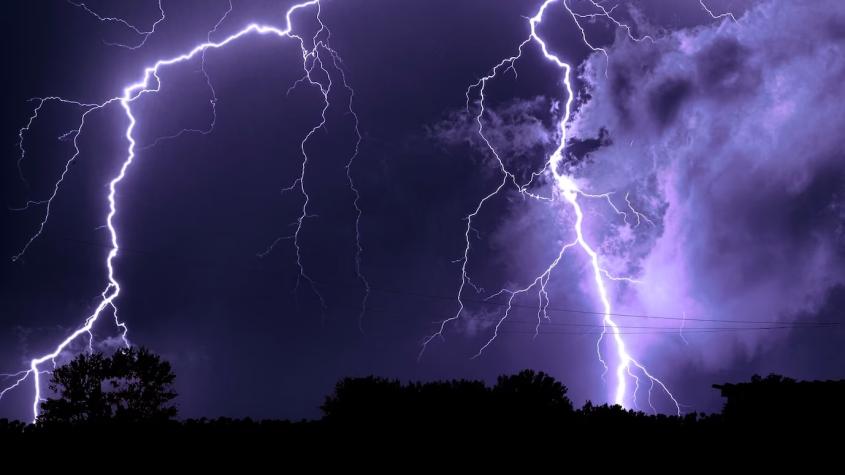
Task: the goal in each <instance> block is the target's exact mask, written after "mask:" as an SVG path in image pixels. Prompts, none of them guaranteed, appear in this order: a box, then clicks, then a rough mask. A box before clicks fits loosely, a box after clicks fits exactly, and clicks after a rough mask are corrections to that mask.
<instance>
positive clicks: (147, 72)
mask: <svg viewBox="0 0 845 475" xmlns="http://www.w3.org/2000/svg"><path fill="white" fill-rule="evenodd" d="M70 3H72V4H73V5H76V6H77V7H80V8H83V9H84V10H85V11H87V12H88V13H89V14H91V15H93V16H94V17H96V18H97V19H98V20H99V21H103V22H115V23H120V24H123V25H124V26H126V27H128V28H130V29H131V30H133V31H134V32H136V33H137V34H138V35H140V36H141V38H142V39H141V41H140V43H139V44H136V45H118V46H123V47H126V48H129V49H136V48H139V47H141V46H143V44H144V43H145V42H146V40H147V38H149V36H150V35H152V34H153V33H154V32H155V28H156V26H157V25H158V24H159V23H160V22H161V21H164V18H165V15H164V9H163V8H162V7H161V2H160V1H159V3H158V5H159V10H160V11H161V17H160V18H159V19H158V20H157V21H156V22H155V23H154V24H153V25H152V27H151V28H150V29H148V30H142V29H140V28H138V27H135V26H134V25H132V24H131V23H129V22H127V21H126V20H123V19H120V18H114V17H105V16H102V15H100V14H98V13H96V12H95V11H93V10H91V9H90V8H89V7H88V6H87V5H85V4H84V3H76V2H70ZM306 9H311V10H314V12H315V13H314V15H315V18H316V21H317V22H318V25H319V29H318V30H317V32H316V33H315V34H314V36H313V37H312V38H311V39H310V43H309V42H308V41H306V39H305V38H303V37H302V36H301V35H299V34H296V33H295V32H294V30H293V26H292V16H293V15H294V14H295V13H297V12H298V11H299V10H306ZM231 10H232V4H231V2H229V9H228V10H227V11H226V13H225V14H224V15H223V16H222V17H221V18H220V20H219V21H218V22H217V24H216V25H214V28H213V29H212V30H211V31H209V33H208V37H207V41H206V42H204V43H201V44H198V45H196V46H194V47H193V48H192V49H190V50H188V51H187V52H185V53H183V54H180V55H178V56H173V57H170V58H166V59H160V60H158V61H156V62H155V63H154V64H153V65H152V66H149V67H147V68H145V69H144V72H143V76H142V77H141V80H139V81H138V82H136V83H133V84H129V85H128V86H126V87H125V88H124V89H123V93H122V95H120V96H116V97H112V98H110V99H108V100H106V101H104V102H102V103H98V104H88V103H83V102H78V101H72V100H67V99H64V98H61V97H54V96H51V97H44V98H37V99H34V100H35V101H36V102H37V105H36V107H35V109H34V111H33V114H32V115H31V116H30V118H29V120H28V122H27V123H26V125H25V126H24V127H23V128H21V129H20V131H19V139H20V143H19V146H20V157H19V159H18V169H19V171H20V174H21V178H22V179H24V176H23V172H22V163H23V161H24V158H25V156H26V148H25V147H24V137H25V135H26V133H27V132H28V131H29V130H30V128H31V126H32V125H33V123H34V122H35V121H36V120H37V119H38V113H39V111H41V110H42V108H43V107H44V106H45V105H46V104H47V103H56V104H61V105H65V106H72V107H75V108H78V109H79V110H80V111H81V113H80V116H79V122H78V123H77V125H76V126H75V128H74V129H72V130H71V131H70V132H68V133H66V134H64V135H63V136H62V137H60V138H62V139H68V138H69V139H71V140H72V143H73V154H72V155H71V157H70V158H69V159H68V160H67V162H66V163H65V167H64V169H63V171H62V173H61V175H60V177H59V179H58V180H57V181H56V183H55V184H54V186H53V190H52V193H51V194H50V196H48V197H47V198H46V199H43V200H38V201H35V200H31V201H28V202H27V204H26V206H25V207H24V208H28V207H32V206H43V207H44V209H45V211H44V215H43V218H42V220H41V221H40V223H39V225H38V227H37V230H36V232H35V233H34V234H33V235H32V236H31V237H30V238H29V239H28V240H27V242H26V243H25V245H24V246H23V248H22V249H21V251H20V252H19V253H18V254H16V255H15V256H13V257H12V260H13V261H17V260H19V259H20V258H21V257H22V256H23V255H24V254H25V253H26V251H27V250H28V249H29V247H30V246H31V245H32V243H33V242H35V240H36V239H38V238H39V236H41V234H42V233H43V231H44V228H45V226H46V224H47V222H48V220H49V217H50V208H51V205H52V203H53V201H54V199H55V198H56V196H57V194H58V192H59V190H60V188H61V186H62V183H63V182H64V180H65V178H66V176H67V174H68V172H69V170H70V168H71V165H73V163H74V162H75V161H76V160H77V158H78V157H79V155H80V149H79V146H78V139H79V136H80V135H81V133H82V131H83V129H84V127H85V123H86V118H87V117H88V116H89V115H90V114H91V113H93V112H95V111H98V110H101V109H104V108H106V107H109V106H113V105H119V106H120V107H121V108H122V109H123V111H124V113H125V115H126V118H127V120H128V126H127V128H126V131H125V134H124V135H125V138H126V142H127V144H128V146H127V149H126V158H125V160H124V161H123V163H122V165H121V167H120V169H119V172H118V174H117V175H116V176H114V177H113V178H112V179H111V181H110V182H109V186H108V194H107V201H108V207H109V211H108V214H107V215H106V219H105V223H106V224H105V228H106V229H107V230H108V232H109V236H110V250H109V252H108V255H107V257H106V261H105V264H106V268H107V271H108V283H107V285H106V287H105V289H104V290H103V292H102V294H101V298H100V300H99V303H98V304H97V306H96V308H95V309H94V311H93V312H92V313H91V314H90V315H89V316H88V317H87V318H86V319H85V320H84V323H83V324H82V325H81V326H80V327H78V328H77V329H76V330H75V331H73V332H72V333H71V334H70V335H68V336H67V337H66V338H65V339H64V340H62V341H61V342H60V343H59V344H58V345H56V347H55V348H54V349H53V350H52V351H51V352H49V353H47V354H44V355H41V356H39V357H36V358H33V359H32V360H31V361H30V364H29V368H28V369H26V370H23V371H20V372H18V373H12V374H4V375H0V380H13V381H14V382H13V383H11V384H10V385H8V386H6V387H5V388H3V389H2V390H0V399H2V397H3V396H4V395H5V394H6V393H7V392H8V391H10V390H12V389H14V388H17V387H19V386H20V385H21V384H23V382H24V381H26V380H27V378H32V380H33V386H34V397H33V402H32V413H33V418H34V419H37V417H38V407H39V404H40V402H41V401H42V396H41V381H40V376H41V375H42V374H44V373H45V370H43V369H42V368H41V366H42V365H43V364H44V363H46V362H48V361H51V362H52V363H53V365H54V366H55V365H56V359H57V358H58V357H59V356H60V355H61V354H62V353H63V352H64V351H66V350H70V348H69V346H70V345H71V344H72V343H73V342H75V341H76V340H77V339H79V338H80V337H83V335H88V348H89V350H93V334H92V329H93V327H94V324H95V323H96V322H97V321H98V320H99V318H100V317H101V316H102V315H103V314H104V313H105V312H106V310H107V309H111V310H112V315H113V317H114V321H115V324H116V326H117V327H118V328H119V329H120V330H121V333H120V338H121V339H122V342H123V344H124V345H128V344H129V342H128V340H127V337H126V334H127V327H126V325H125V324H124V323H123V322H122V321H120V320H119V318H118V312H117V306H116V301H117V299H118V297H119V296H120V293H121V286H120V283H119V282H118V280H117V279H116V277H115V270H114V260H115V258H116V257H117V255H118V254H119V252H120V246H119V242H118V232H117V229H116V228H115V226H114V218H115V216H116V214H117V211H118V206H117V190H118V187H119V185H120V183H121V182H122V181H123V179H124V177H125V176H126V174H127V172H128V171H129V169H130V167H131V165H132V163H133V161H134V160H135V157H136V149H138V144H137V142H136V139H135V136H134V135H133V133H134V130H135V125H136V118H135V116H134V114H133V110H132V105H133V103H134V102H135V101H136V100H137V99H139V98H140V97H142V96H143V95H145V94H152V93H156V92H158V91H159V90H160V88H161V80H160V78H159V75H158V74H159V72H160V70H161V69H163V68H166V67H169V66H173V65H176V64H179V63H183V62H187V61H190V60H192V59H194V58H196V57H198V56H199V57H200V59H201V67H202V73H203V75H204V77H205V79H206V83H207V85H208V88H209V90H210V94H211V100H210V103H211V108H212V121H211V123H210V125H209V126H208V127H207V128H205V129H185V130H182V131H180V132H179V133H177V134H175V135H173V136H169V137H163V138H160V139H158V140H157V141H155V142H153V143H152V145H155V144H157V143H159V142H160V141H161V140H165V139H170V138H175V137H178V136H180V135H182V134H184V133H190V132H199V133H205V134H207V133H210V132H211V131H212V130H213V128H214V124H215V121H216V117H217V116H216V108H215V106H216V102H217V96H216V93H215V90H214V87H213V86H212V83H211V79H210V78H209V76H208V73H207V71H206V70H205V55H206V52H208V51H211V50H216V49H220V48H223V47H225V46H226V45H228V44H230V43H232V42H234V41H236V40H239V39H241V38H244V37H247V36H249V35H254V34H257V35H273V36H277V37H279V38H283V39H292V40H295V41H297V42H298V43H299V46H300V50H301V53H302V68H303V76H302V78H301V79H300V80H298V81H297V82H296V84H295V85H298V84H307V85H309V86H312V87H315V88H318V89H319V91H320V92H321V94H322V98H323V101H322V103H323V104H322V107H321V113H320V121H319V122H318V123H317V124H315V125H314V126H313V127H312V128H311V129H310V130H309V132H308V133H307V134H306V136H305V137H304V138H303V139H302V141H301V143H300V150H301V153H302V162H301V163H302V165H301V174H300V175H299V177H298V178H296V179H295V180H294V182H293V184H292V185H291V186H289V187H287V188H285V189H286V190H296V191H298V192H299V193H301V194H302V196H303V205H302V208H301V214H300V216H299V218H298V219H297V220H296V222H295V227H296V231H295V232H294V234H293V235H292V236H290V239H291V240H292V241H293V243H294V245H295V247H296V262H297V265H298V267H299V279H298V280H297V285H299V283H300V281H302V280H305V281H307V282H308V284H309V285H310V286H311V290H312V291H313V292H314V293H315V295H316V296H317V297H318V299H319V300H320V303H321V305H323V306H325V301H324V299H323V297H322V295H321V294H320V293H319V292H318V291H317V288H316V284H315V282H314V281H313V280H312V279H311V278H310V277H309V275H308V274H307V273H306V272H305V267H304V264H303V262H302V254H301V248H300V235H301V231H302V228H303V225H304V221H305V219H306V218H308V217H310V216H311V215H310V214H309V210H308V204H309V200H310V197H309V195H308V193H307V189H306V187H305V174H306V169H307V165H308V161H309V156H308V153H307V150H306V148H307V145H308V141H309V139H311V138H312V137H313V136H314V134H316V133H317V132H318V131H320V130H322V129H323V126H324V125H325V123H326V112H327V111H328V109H329V107H330V103H329V95H330V93H331V91H332V75H331V74H330V72H329V70H328V69H327V68H334V70H335V72H337V73H339V74H340V77H341V78H342V84H343V87H344V88H345V89H346V91H347V93H348V94H349V101H348V103H347V107H348V113H349V114H350V115H351V116H352V117H353V119H354V131H355V134H356V142H355V145H354V150H353V153H352V154H351V155H350V157H349V159H348V160H347V162H346V176H347V179H348V182H349V186H350V189H351V191H352V193H353V198H354V200H353V207H354V209H355V213H356V214H355V234H356V241H355V255H354V257H355V271H356V275H357V277H358V279H359V280H360V281H361V284H362V287H363V288H364V291H365V293H364V297H363V299H362V302H361V306H362V309H361V315H362V316H363V312H364V310H365V309H366V303H367V299H368V297H369V290H370V286H369V283H368V282H367V279H366V278H365V277H364V274H363V273H362V270H361V256H362V253H363V248H362V246H361V239H360V220H361V214H362V212H361V208H360V203H359V201H360V194H359V192H358V188H357V187H356V186H355V183H354V180H353V179H352V174H351V169H352V166H353V164H354V161H355V159H356V158H357V156H358V153H359V148H360V143H361V133H360V129H359V123H358V116H357V114H356V113H355V111H354V110H353V109H352V106H353V98H354V91H353V90H352V88H351V87H350V86H349V84H348V82H347V80H346V75H345V73H344V71H343V68H342V64H341V63H342V61H341V59H340V57H339V55H338V53H337V51H336V50H334V49H333V48H332V47H331V46H330V45H329V38H330V36H331V33H330V31H329V30H328V28H327V27H326V25H325V24H324V23H323V20H322V18H321V16H320V15H321V5H320V0H310V1H306V2H302V3H298V4H296V5H293V6H292V7H290V8H289V9H288V10H287V11H286V12H285V26H284V28H277V27H274V26H268V25H261V24H257V23H251V24H249V25H247V26H246V27H245V28H243V29H241V30H240V31H237V32H236V33H233V34H231V35H229V36H227V37H225V38H224V39H222V40H219V41H213V40H212V36H213V34H214V33H216V32H217V30H218V29H219V27H220V26H221V24H222V23H223V22H224V21H225V19H226V17H227V16H228V14H229V13H230V12H231ZM315 70H316V72H317V73H319V74H315ZM277 241H278V240H277ZM271 247H272V246H271Z"/></svg>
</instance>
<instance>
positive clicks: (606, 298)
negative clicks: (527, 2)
mask: <svg viewBox="0 0 845 475" xmlns="http://www.w3.org/2000/svg"><path fill="white" fill-rule="evenodd" d="M555 3H560V4H561V5H562V6H563V7H564V8H565V9H566V10H567V11H568V13H569V14H570V16H571V17H572V19H573V20H574V21H575V23H576V25H577V26H578V28H579V30H580V31H581V35H582V38H583V40H584V42H585V44H586V45H587V46H588V47H589V48H590V49H591V50H592V51H594V52H601V53H603V55H604V56H605V58H607V51H606V50H604V49H602V48H599V47H595V46H593V45H592V44H590V43H589V41H588V40H587V38H586V31H585V29H584V28H583V27H582V26H581V24H580V23H579V19H583V18H595V17H605V18H607V19H609V20H610V21H612V22H613V23H614V24H615V25H616V26H617V27H620V28H623V29H625V30H626V32H627V33H628V36H629V38H630V39H632V40H634V41H642V40H643V39H646V38H648V39H651V38H650V37H642V38H636V37H634V36H633V35H632V33H631V29H630V28H628V27H627V26H626V25H624V24H622V23H621V22H619V21H618V20H616V19H615V18H614V17H612V15H611V13H612V9H611V10H607V9H605V8H604V7H603V6H601V5H600V4H598V3H596V2H592V1H591V2H590V3H591V4H592V5H594V6H595V7H597V9H598V10H597V12H596V13H593V14H581V13H576V12H574V11H573V10H572V8H571V7H570V5H569V4H568V3H567V1H566V0H561V1H560V2H558V0H546V1H545V2H544V3H543V4H542V5H541V6H540V8H539V10H538V11H537V13H536V14H535V15H534V16H533V17H531V18H529V19H528V24H529V29H530V34H529V36H528V38H527V39H526V40H524V41H523V42H522V43H520V44H519V47H518V48H517V53H516V54H515V55H514V56H511V57H508V58H505V59H503V60H502V61H501V62H499V63H498V64H497V65H495V66H494V67H493V69H492V70H491V72H490V74H488V75H487V76H484V77H482V78H481V79H480V80H479V81H478V82H476V83H475V84H472V85H471V86H470V87H469V88H468V89H467V92H466V97H467V107H468V108H469V104H470V102H471V94H472V91H474V90H476V89H477V90H478V101H477V102H478V113H477V114H476V115H475V117H474V119H475V121H476V123H477V124H478V127H477V132H478V135H479V136H480V137H481V139H482V142H483V143H484V145H485V147H486V149H487V150H488V151H489V152H490V153H491V154H492V156H493V157H494V158H495V159H496V161H497V167H498V168H499V169H500V171H501V173H502V179H501V181H500V182H499V183H498V186H497V187H496V188H495V189H494V190H493V191H492V192H491V193H489V194H487V195H486V196H484V197H483V198H482V199H481V200H480V201H479V202H478V204H477V206H476V207H475V209H474V210H473V211H472V212H471V213H470V214H469V215H468V216H467V217H466V221H467V225H466V229H465V233H464V238H465V244H466V246H465V247H464V253H463V258H462V259H461V260H460V262H461V282H460V285H459V287H458V295H457V303H458V309H457V312H456V313H455V314H454V315H453V316H452V317H450V318H447V319H445V320H443V321H442V322H440V325H439V328H438V330H437V331H436V332H435V333H434V334H432V335H430V336H428V337H426V338H425V339H424V340H423V344H422V348H421V350H420V355H419V356H420V357H421V356H422V354H423V352H425V350H426V348H427V347H428V344H429V343H431V342H432V341H433V340H434V339H435V338H438V337H440V338H442V337H443V334H444V331H445V329H446V326H447V324H449V323H451V322H454V321H456V320H457V319H459V318H461V316H462V315H463V313H464V310H465V306H464V300H463V299H464V293H465V292H466V287H467V286H471V287H474V288H475V289H476V290H478V288H477V286H475V285H474V284H473V283H472V280H471V279H470V277H469V273H468V270H467V266H468V263H469V255H470V249H471V247H470V234H471V232H472V231H473V220H474V219H475V218H476V217H477V216H478V215H479V213H480V212H481V210H482V208H483V207H484V205H485V204H486V203H487V202H488V201H490V200H491V199H492V198H493V197H495V196H497V195H498V194H499V193H500V192H501V191H502V190H503V189H505V187H507V186H508V184H509V183H510V184H512V185H513V186H514V188H515V189H516V190H517V191H518V192H519V193H521V194H523V195H524V196H527V197H530V198H533V199H540V200H544V201H546V200H552V201H557V200H558V199H559V198H563V200H564V201H565V202H566V203H567V204H568V206H569V207H570V208H571V209H572V211H573V212H574V215H575V219H574V222H573V223H572V231H573V232H574V235H575V238H574V239H573V240H572V241H571V242H567V243H565V244H563V245H561V247H560V249H559V252H558V253H557V257H556V258H555V259H554V260H553V261H552V262H551V263H550V264H549V266H548V267H547V268H546V269H545V270H544V271H543V272H542V273H541V274H540V275H538V276H537V277H536V278H535V279H534V280H533V281H531V282H530V283H529V284H528V285H527V286H525V287H522V288H519V289H503V290H500V291H499V292H496V293H494V294H492V295H491V296H489V297H488V298H493V297H496V296H500V295H507V296H508V299H507V304H506V307H505V311H504V312H503V314H502V316H501V317H500V318H499V319H498V321H497V323H496V325H495V327H494V330H493V335H492V336H491V338H490V339H489V340H488V341H487V342H486V343H485V344H484V345H483V346H482V347H481V348H480V349H479V351H478V353H476V355H475V357H478V356H480V355H481V354H482V352H483V351H484V350H485V349H486V348H488V347H489V346H490V345H491V344H492V343H493V342H494V341H495V339H496V338H497V337H498V335H499V328H500V327H501V325H502V324H503V323H504V322H505V321H506V320H507V318H508V317H509V316H510V312H511V310H512V309H513V301H514V299H515V298H516V297H517V296H519V295H521V294H524V293H526V292H529V291H531V290H532V289H536V291H537V293H538V299H539V307H538V313H537V327H536V329H535V336H536V334H537V332H539V327H540V324H541V323H542V321H543V320H544V319H548V318H549V317H548V315H547V314H546V309H547V307H548V305H549V296H548V293H547V290H546V286H547V284H548V282H549V279H550V277H551V274H552V272H553V271H554V270H555V268H556V267H557V266H558V264H559V263H560V262H561V260H562V259H563V257H564V254H565V253H566V251H569V250H570V249H573V248H578V249H580V250H581V251H582V252H583V253H584V254H585V255H586V256H587V258H588V261H589V263H590V269H591V271H590V273H591V274H592V280H593V283H594V286H595V289H596V293H597V294H598V299H599V302H600V304H601V307H602V325H603V330H602V333H601V335H600V337H599V339H598V341H597V342H596V352H597V355H598V359H599V361H600V362H601V364H602V365H603V366H604V368H605V371H607V369H608V366H607V363H606V362H605V360H604V358H603V356H602V352H601V344H602V340H603V339H604V337H605V335H607V333H610V336H611V337H612V341H613V344H614V347H615V350H616V358H617V359H618V363H617V365H616V368H615V375H616V389H615V394H614V403H615V404H619V405H620V406H626V405H627V403H628V401H630V402H631V403H633V405H634V406H635V407H636V405H637V391H638V390H639V385H640V378H641V377H645V378H648V380H649V382H650V388H649V395H648V401H649V405H650V406H651V407H652V409H653V408H654V406H653V405H652V403H651V388H653V387H654V386H655V385H657V386H659V387H660V388H661V389H662V390H663V391H664V393H665V394H666V396H667V397H668V398H669V400H671V402H672V403H673V404H674V407H675V410H676V412H677V413H678V414H680V405H679V404H678V402H677V400H676V399H675V396H674V395H673V394H672V393H671V392H670V391H669V389H668V388H667V387H666V385H665V384H664V383H663V382H662V381H661V380H660V379H658V378H656V377H655V376H654V375H652V374H651V373H650V372H649V371H648V369H647V368H646V367H645V366H644V365H643V364H641V363H640V362H638V361H637V360H636V359H634V357H633V356H631V354H630V353H629V352H628V349H627V345H626V342H625V339H624V338H623V335H622V333H621V331H620V328H619V326H618V325H617V324H616V322H615V321H614V320H613V318H612V315H613V313H612V312H613V310H612V306H611V296H610V294H609V291H608V285H607V281H608V280H614V281H615V280H623V281H628V282H636V281H634V280H633V279H629V278H625V277H613V276H611V274H610V273H609V272H608V271H607V270H605V269H604V268H603V267H602V266H601V258H600V256H599V254H598V253H597V252H596V250H595V248H594V247H593V246H592V245H591V244H590V243H589V242H588V241H587V239H586V238H585V236H584V231H583V229H584V212H583V210H582V208H581V205H580V203H579V198H584V199H605V200H607V202H608V203H610V205H611V207H612V208H613V210H614V211H615V212H616V213H617V214H621V215H623V216H624V218H625V222H626V223H627V221H628V219H627V218H628V215H627V214H626V213H624V212H622V211H621V210H619V209H618V208H617V207H616V205H614V204H613V201H612V200H611V199H610V196H611V195H610V194H609V193H603V194H589V193H585V192H583V191H582V190H581V189H580V188H579V186H578V184H577V183H576V180H575V179H574V178H573V177H572V176H570V175H568V174H566V173H564V172H562V171H561V170H562V169H563V168H564V167H563V165H564V163H563V161H564V148H565V146H566V139H567V125H568V122H569V119H570V114H571V111H572V103H573V101H574V98H575V94H574V91H573V89H572V78H571V75H572V66H570V65H569V64H568V63H566V62H565V61H563V60H562V59H560V58H559V57H558V56H557V55H556V54H554V53H553V52H551V51H550V50H549V48H548V46H547V44H546V42H545V40H544V39H543V38H542V37H541V36H540V35H539V34H538V32H537V27H538V25H540V23H541V22H542V21H543V16H544V14H545V12H546V10H547V9H548V8H549V7H550V6H551V5H553V4H555ZM529 44H534V45H535V46H537V47H538V48H539V50H540V52H541V54H542V55H543V57H544V58H545V59H546V60H547V61H548V62H549V63H551V64H553V65H554V66H556V67H557V68H559V69H561V70H562V71H563V83H564V86H565V89H566V90H565V93H566V103H565V107H564V113H563V117H561V119H560V122H559V124H558V127H559V141H558V143H557V148H556V149H555V150H554V152H553V153H552V154H551V155H550V156H549V158H548V160H547V161H546V163H545V165H544V168H543V169H542V170H541V171H539V172H535V173H533V174H532V176H531V179H530V180H529V181H528V183H518V182H517V180H516V175H515V174H514V173H513V172H511V171H509V170H508V169H507V167H506V166H505V163H504V161H503V160H502V158H501V157H500V155H499V153H498V152H497V151H496V149H495V147H494V146H493V145H492V143H491V142H490V141H489V140H488V138H487V136H486V135H485V131H484V125H483V121H482V118H483V116H484V113H485V99H486V98H485V87H486V85H487V83H488V82H489V81H491V80H493V79H495V78H496V77H497V75H498V74H499V73H500V72H502V73H503V72H507V71H509V70H510V71H513V72H514V73H515V72H516V69H515V64H516V62H517V60H519V59H520V58H521V57H522V54H523V52H524V50H525V48H526V47H527V46H528V45H529ZM541 175H546V176H549V177H550V179H551V180H552V181H553V183H554V184H555V187H554V192H553V195H552V196H551V197H543V196H539V195H536V194H533V193H531V192H530V191H528V186H530V185H531V183H532V182H533V180H534V179H535V178H537V177H538V176H541ZM625 201H626V204H627V206H628V208H629V209H630V210H631V212H632V214H633V215H634V216H635V217H636V219H637V224H640V223H641V221H643V220H645V221H646V222H649V223H651V220H650V219H648V218H647V217H646V216H645V215H644V214H642V213H640V212H638V211H637V210H636V209H634V207H633V205H632V204H631V201H630V199H629V197H628V196H627V195H626V197H625ZM602 376H603V375H602ZM629 379H630V380H633V382H634V390H633V392H631V393H630V395H629V391H628V381H629Z"/></svg>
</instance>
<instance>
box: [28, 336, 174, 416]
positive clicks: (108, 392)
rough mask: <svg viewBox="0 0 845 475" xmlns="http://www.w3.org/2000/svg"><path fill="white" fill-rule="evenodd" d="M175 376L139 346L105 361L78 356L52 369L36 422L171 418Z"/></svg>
mask: <svg viewBox="0 0 845 475" xmlns="http://www.w3.org/2000/svg"><path fill="white" fill-rule="evenodd" d="M175 379H176V375H175V374H173V371H172V369H171V367H170V363H168V362H167V361H165V360H162V359H161V357H159V356H158V355H156V354H154V353H152V352H151V351H149V350H147V349H145V348H140V349H136V348H125V349H120V350H118V351H116V352H115V353H114V354H113V355H112V356H111V357H106V356H104V355H103V354H101V353H95V354H90V355H88V354H81V355H79V356H77V357H76V358H74V359H73V360H72V361H71V362H70V363H68V364H66V365H64V366H61V367H59V368H56V370H54V371H53V374H52V377H51V379H50V385H49V388H50V390H51V391H52V392H53V393H54V394H55V396H56V397H54V398H49V399H47V400H46V401H45V402H43V403H42V404H41V414H40V415H39V417H38V421H39V423H43V424H96V423H103V422H106V421H119V422H162V421H167V420H170V419H172V418H173V417H175V416H176V408H175V407H174V406H172V405H171V404H170V403H171V401H172V400H173V398H175V397H176V392H175V391H174V390H173V382H174V380H175Z"/></svg>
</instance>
